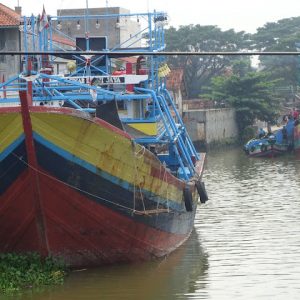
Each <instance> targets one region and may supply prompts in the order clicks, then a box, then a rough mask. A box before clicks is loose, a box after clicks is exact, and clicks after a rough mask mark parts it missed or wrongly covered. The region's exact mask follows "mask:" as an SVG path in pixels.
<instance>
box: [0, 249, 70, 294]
mask: <svg viewBox="0 0 300 300" xmlns="http://www.w3.org/2000/svg"><path fill="white" fill-rule="evenodd" d="M65 274H66V272H65V266H64V264H63V263H62V262H61V261H59V260H57V259H54V258H51V257H47V258H46V259H42V258H41V257H40V255H38V254H36V253H28V254H24V255H20V254H14V253H7V254H3V253H2V254H0V294H1V293H11V292H16V291H18V290H20V289H22V288H29V287H37V286H41V285H52V284H59V283H62V282H63V280H64V277H65Z"/></svg>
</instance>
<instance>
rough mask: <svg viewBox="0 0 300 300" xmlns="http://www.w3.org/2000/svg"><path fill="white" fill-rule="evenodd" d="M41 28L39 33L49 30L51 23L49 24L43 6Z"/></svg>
mask: <svg viewBox="0 0 300 300" xmlns="http://www.w3.org/2000/svg"><path fill="white" fill-rule="evenodd" d="M39 21H40V28H39V31H40V32H41V31H42V30H43V29H45V28H48V27H49V22H48V17H47V14H46V10H45V6H44V5H43V13H42V15H41V17H40V20H39Z"/></svg>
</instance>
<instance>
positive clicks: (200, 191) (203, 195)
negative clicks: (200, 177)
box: [196, 181, 208, 203]
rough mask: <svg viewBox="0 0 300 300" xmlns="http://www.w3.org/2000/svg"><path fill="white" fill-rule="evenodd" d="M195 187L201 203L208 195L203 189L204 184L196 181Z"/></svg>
mask: <svg viewBox="0 0 300 300" xmlns="http://www.w3.org/2000/svg"><path fill="white" fill-rule="evenodd" d="M196 188H197V192H198V194H199V197H200V202H201V203H205V202H206V201H207V200H208V195H207V192H206V189H205V184H204V182H202V181H197V182H196Z"/></svg>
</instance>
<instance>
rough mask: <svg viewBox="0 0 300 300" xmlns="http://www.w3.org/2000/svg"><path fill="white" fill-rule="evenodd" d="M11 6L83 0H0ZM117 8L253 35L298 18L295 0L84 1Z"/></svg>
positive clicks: (27, 8) (73, 4) (35, 7)
mask: <svg viewBox="0 0 300 300" xmlns="http://www.w3.org/2000/svg"><path fill="white" fill-rule="evenodd" d="M0 1H1V3H3V4H5V5H7V6H9V7H12V8H13V7H14V6H17V4H18V2H19V4H20V6H22V8H23V13H24V14H25V15H31V14H32V13H33V14H34V15H37V14H39V13H41V11H42V8H43V3H45V9H46V12H47V14H50V15H56V14H57V13H56V11H57V9H61V8H84V7H85V5H86V1H87V0H45V1H43V0H0ZM106 3H108V5H109V6H121V7H124V8H128V9H130V11H131V12H132V13H135V12H145V11H147V10H148V9H149V10H150V11H153V10H154V9H156V10H158V11H165V12H167V13H168V14H169V16H170V25H172V26H175V27H177V26H178V25H188V24H200V25H217V26H218V27H220V28H221V29H222V30H227V29H230V28H233V29H234V30H236V31H241V30H244V31H246V32H251V33H253V32H255V31H256V28H258V27H261V26H263V25H264V24H265V23H266V22H274V21H277V20H280V19H283V18H290V17H297V16H299V15H300V1H299V0H275V1H271V0H205V1H204V0H126V1H124V0H123V1H122V0H107V1H106V0H88V4H89V7H99V6H101V7H105V6H106Z"/></svg>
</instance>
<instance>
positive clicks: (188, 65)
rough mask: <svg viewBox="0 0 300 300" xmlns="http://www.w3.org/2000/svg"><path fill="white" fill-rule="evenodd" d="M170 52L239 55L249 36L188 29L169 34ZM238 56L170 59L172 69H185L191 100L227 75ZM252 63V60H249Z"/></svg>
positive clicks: (213, 29) (212, 29)
mask: <svg viewBox="0 0 300 300" xmlns="http://www.w3.org/2000/svg"><path fill="white" fill-rule="evenodd" d="M165 40H166V44H167V48H166V50H167V51H194V52H203V51H212V52H213V51H239V50H243V49H247V45H248V40H249V35H248V34H246V33H245V32H243V31H241V32H235V31H234V30H232V29H231V30H227V31H221V30H220V29H219V28H218V27H217V26H201V25H199V24H197V25H189V26H180V27H179V29H175V28H174V27H171V28H170V29H168V30H166V33H165ZM236 59H239V57H237V56H222V55H217V56H201V55H200V56H199V55H197V56H188V57H187V56H180V57H170V58H169V63H170V64H171V65H172V66H173V67H180V68H183V69H184V76H185V82H186V86H187V94H188V98H193V97H197V96H198V95H199V94H200V93H202V90H201V88H202V87H203V86H206V85H208V84H209V83H210V80H211V78H212V77H214V76H219V75H222V74H223V73H224V72H226V71H227V69H228V67H229V66H230V65H231V63H232V62H233V61H235V60H236ZM248 60H249V61H250V58H248Z"/></svg>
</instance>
